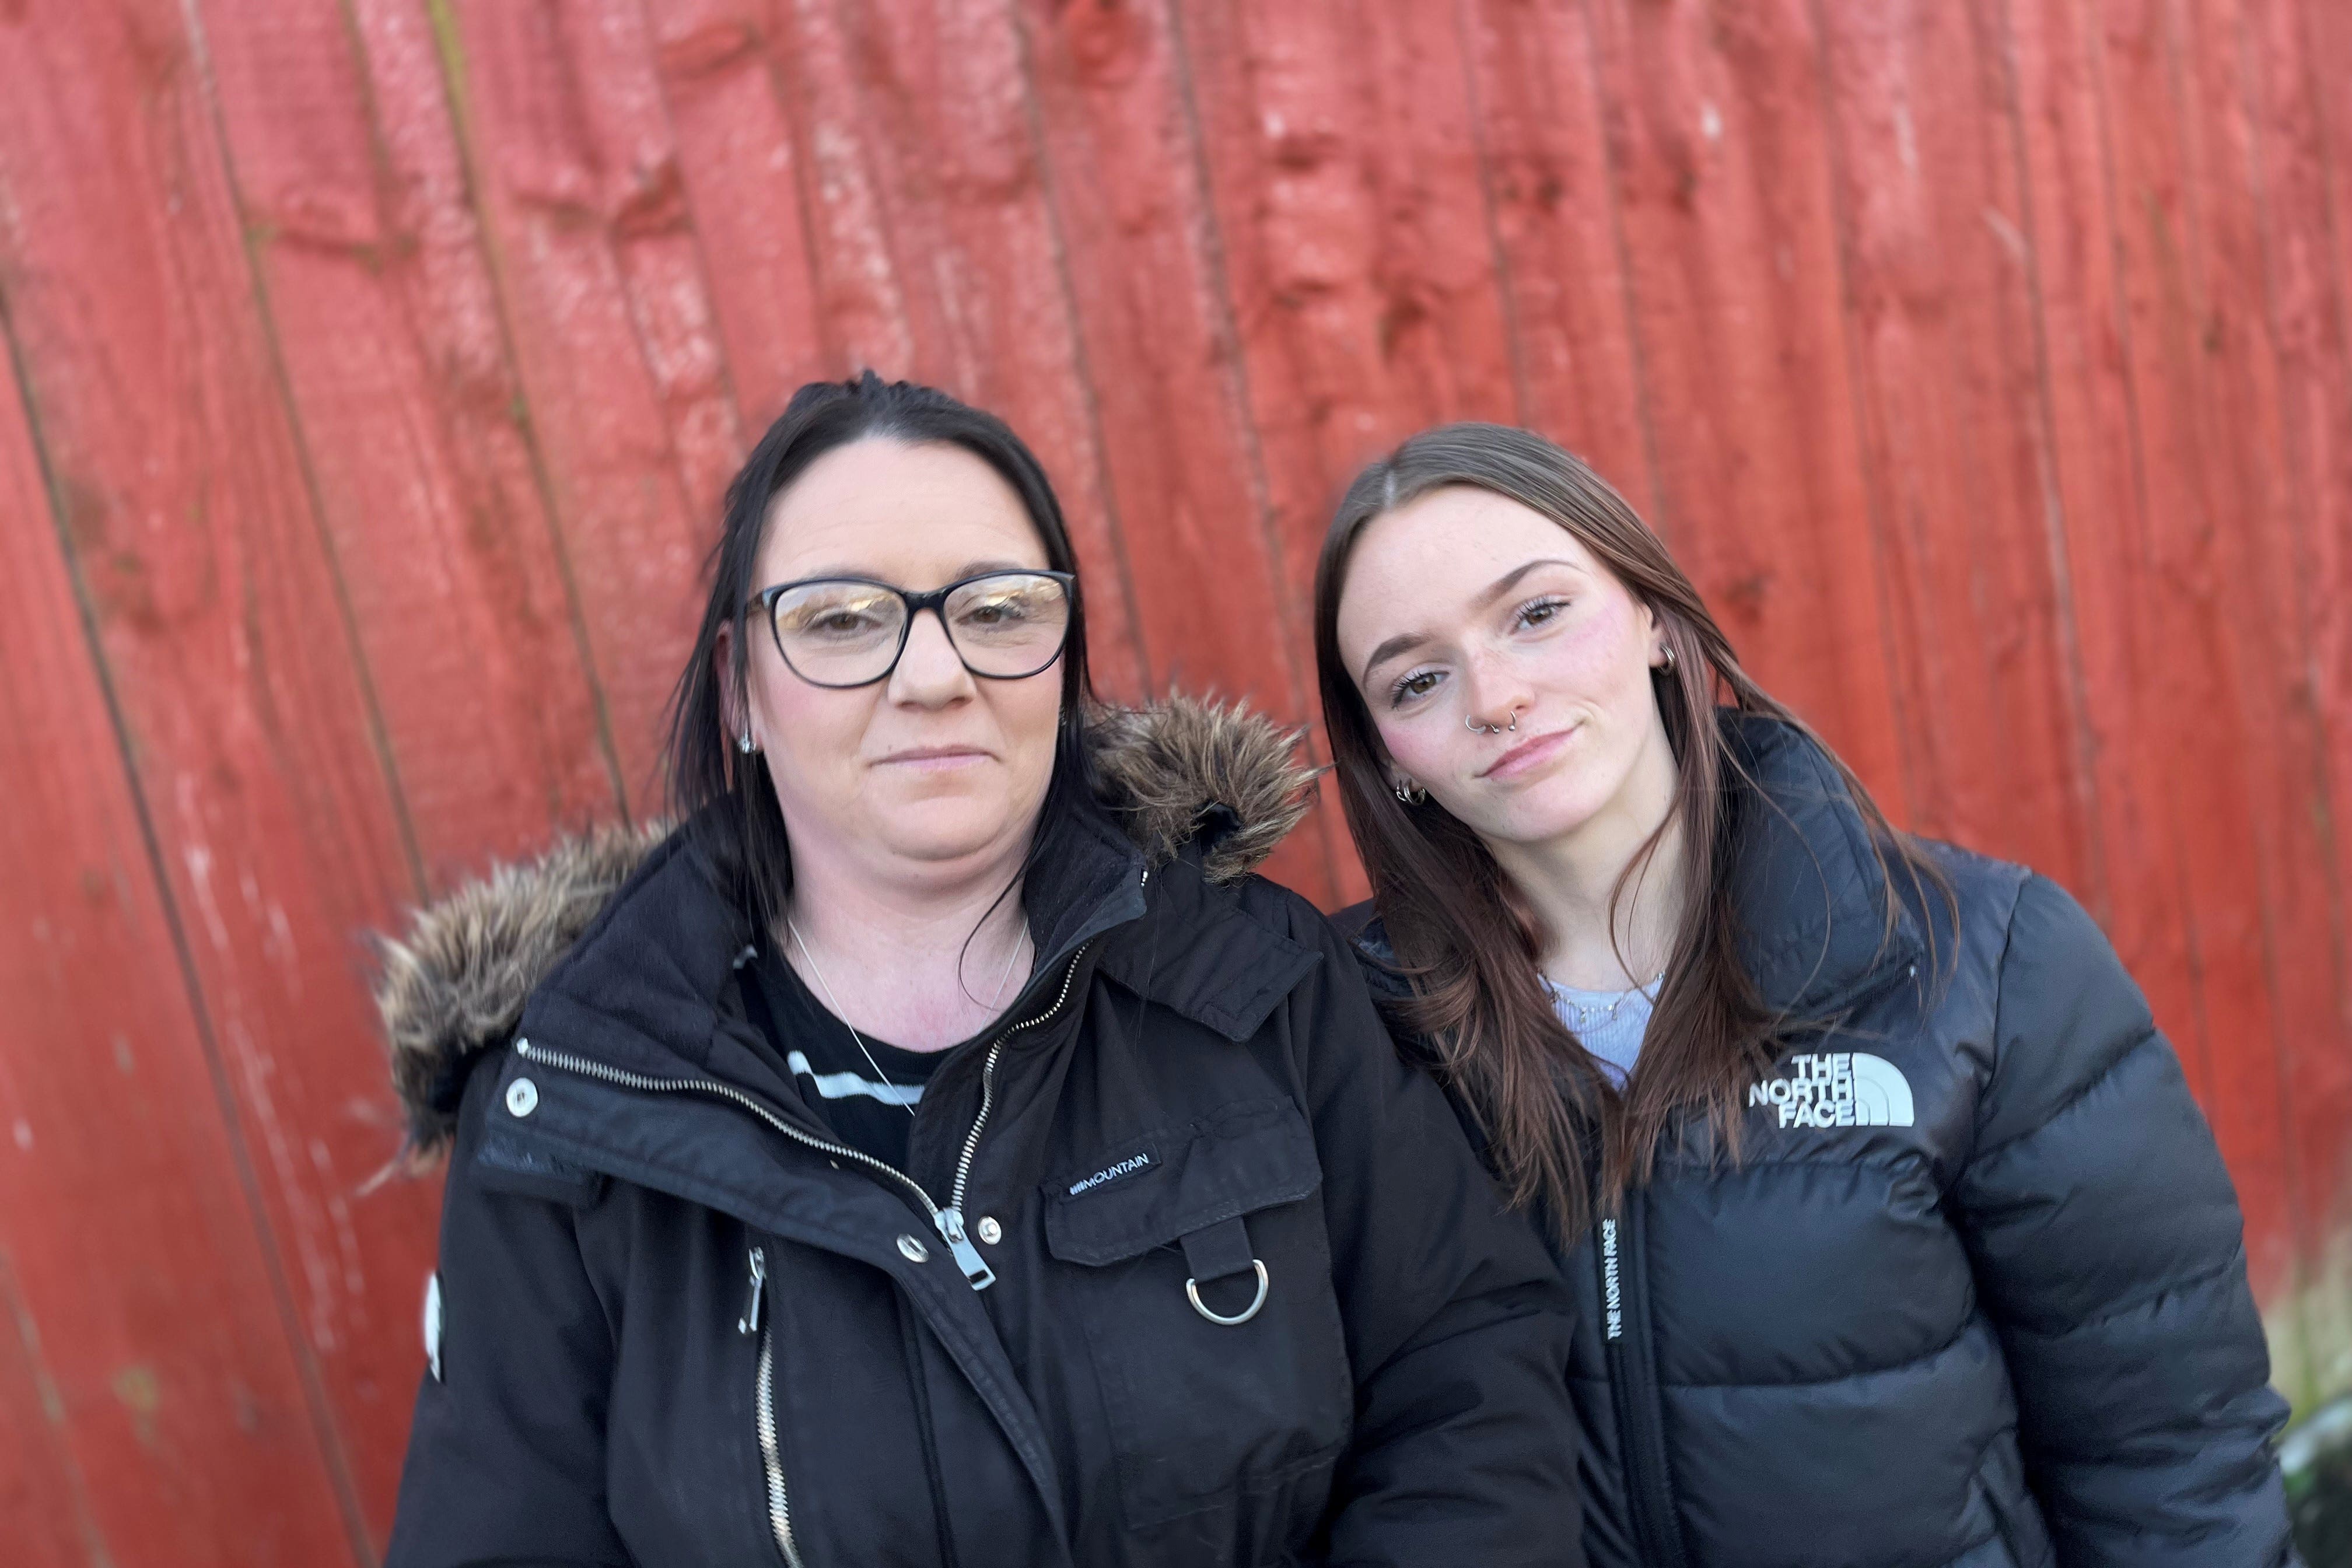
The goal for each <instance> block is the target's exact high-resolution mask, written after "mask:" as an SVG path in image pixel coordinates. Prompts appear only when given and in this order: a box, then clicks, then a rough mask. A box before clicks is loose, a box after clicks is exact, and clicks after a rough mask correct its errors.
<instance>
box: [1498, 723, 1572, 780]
mask: <svg viewBox="0 0 2352 1568" xmlns="http://www.w3.org/2000/svg"><path fill="white" fill-rule="evenodd" d="M1575 733H1576V727H1575V726H1571V727H1570V728H1568V729H1566V730H1554V731H1552V732H1551V733H1550V734H1549V735H1537V736H1533V737H1531V738H1530V739H1528V740H1525V741H1521V742H1519V743H1518V744H1517V745H1516V746H1513V747H1512V748H1511V749H1510V750H1509V751H1507V752H1504V753H1503V754H1502V755H1501V756H1499V757H1496V759H1495V760H1494V761H1493V762H1492V763H1488V764H1487V765H1486V769H1485V771H1484V772H1482V773H1479V775H1478V776H1479V777H1480V778H1482V779H1507V778H1511V777H1513V776H1515V775H1517V774H1519V773H1526V772H1527V771H1528V769H1530V768H1533V767H1538V766H1539V765H1541V764H1542V763H1545V762H1546V761H1548V760H1549V759H1550V758H1551V757H1553V756H1555V755H1557V754H1558V753H1559V749H1560V747H1562V746H1564V745H1566V744H1567V743H1568V738H1569V737H1570V735H1573V734H1575Z"/></svg>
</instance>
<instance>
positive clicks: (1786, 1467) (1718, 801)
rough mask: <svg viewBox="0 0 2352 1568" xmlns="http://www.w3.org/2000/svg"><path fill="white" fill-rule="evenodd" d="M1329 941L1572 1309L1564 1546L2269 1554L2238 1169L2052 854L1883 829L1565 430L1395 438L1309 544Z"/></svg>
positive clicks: (1915, 1558) (1787, 1566) (1883, 1563)
mask: <svg viewBox="0 0 2352 1568" xmlns="http://www.w3.org/2000/svg"><path fill="white" fill-rule="evenodd" d="M1315 641H1316V659H1317V664H1318V672H1319V676H1320V683H1321V687H1322V695H1323V712H1324V719H1325V722H1326V723H1327V725H1328V732H1329V736H1330V742H1331V751H1332V756H1333V760H1334V762H1335V763H1336V764H1337V766H1338V770H1339V782H1340V785H1341V791H1342V798H1343V799H1344V800H1345V802H1346V805H1347V812H1348V821H1349V826H1350V828H1351V829H1352V830H1353V831H1354V834H1355V837H1356V843H1357V846H1358V847H1359V848H1360V850H1361V851H1362V853H1363V857H1364V864H1365V867H1366V868H1367V869H1368V870H1369V871H1370V875H1371V882H1372V890H1373V896H1374V903H1375V906H1376V908H1377V911H1378V918H1377V919H1374V920H1372V921H1370V923H1369V924H1368V925H1366V926H1365V928H1364V929H1363V931H1362V933H1361V935H1360V938H1359V944H1360V950H1361V951H1362V952H1363V954H1364V956H1365V959H1366V961H1367V962H1368V963H1369V964H1370V968H1371V973H1372V975H1373V977H1374V978H1375V979H1376V981H1377V982H1378V983H1379V984H1380V987H1381V990H1382V992H1383V993H1384V994H1385V998H1384V999H1385V1001H1386V1002H1387V1004H1388V1005H1389V1007H1390V1009H1391V1016H1392V1017H1393V1018H1394V1019H1395V1020H1396V1021H1397V1022H1398V1023H1399V1025H1400V1026H1401V1031H1402V1034H1403V1036H1404V1037H1405V1038H1407V1039H1408V1040H1409V1041H1410V1042H1411V1043H1412V1045H1413V1047H1415V1048H1416V1049H1417V1051H1419V1052H1421V1053H1423V1054H1425V1055H1426V1057H1427V1058H1429V1059H1431V1060H1433V1062H1434V1063H1436V1064H1437V1065H1438V1066H1439V1067H1440V1068H1441V1070H1442V1071H1443V1073H1444V1077H1445V1079H1447V1081H1448V1084H1449V1087H1450V1088H1451V1089H1453V1090H1454V1093H1455V1094H1456V1095H1457V1096H1458V1097H1459V1099H1460V1101H1461V1103H1462V1105H1463V1107H1464V1109H1465V1112H1466V1113H1467V1114H1468V1116H1469V1118H1470V1119H1471V1120H1472V1121H1474V1122H1475V1124H1476V1125H1477V1126H1478V1127H1479V1128H1480V1129H1481V1131H1482V1132H1483V1133H1484V1136H1485V1138H1486V1143H1487V1147H1488V1150H1489V1152H1490V1155H1491V1157H1492V1160H1493V1163H1494V1165H1495V1167H1496V1170H1497V1171H1498V1172H1499V1173H1501V1174H1502V1175H1503V1177H1504V1179H1505V1182H1506V1184H1507V1185H1508V1186H1509V1187H1510V1188H1511V1189H1512V1191H1513V1192H1514V1193H1515V1194H1516V1195H1517V1197H1518V1198H1519V1199H1520V1201H1521V1202H1522V1203H1523V1204H1524V1205H1527V1206H1528V1208H1529V1209H1531V1210H1532V1211H1534V1212H1537V1213H1538V1214H1540V1215H1543V1217H1544V1219H1545V1222H1546V1226H1547V1228H1548V1229H1549V1231H1550V1233H1551V1235H1552V1237H1553V1238H1554V1240H1555V1244H1556V1246H1557V1248H1558V1252H1559V1258H1560V1259H1561V1266H1562V1268H1563V1271H1564V1274H1565V1277H1566V1279H1567V1280H1568V1282H1569V1284H1570V1287H1571V1288H1572V1289H1574V1290H1575V1291H1576V1292H1577V1294H1578V1297H1579V1299H1580V1301H1581V1302H1582V1303H1583V1308H1584V1310H1582V1311H1581V1312H1580V1313H1579V1314H1578V1316H1577V1321H1576V1339H1575V1347H1574V1352H1573V1359H1572V1363H1571V1367H1570V1387H1571V1388H1572V1389H1573V1391H1574V1392H1575V1394H1576V1397H1577V1401H1578V1404H1579V1405H1580V1409H1581V1411H1582V1414H1583V1423H1582V1425H1583V1445H1584V1460H1583V1463H1582V1465H1581V1467H1580V1478H1581V1479H1582V1482H1583V1486H1584V1498H1583V1508H1584V1520H1583V1531H1584V1545H1585V1552H1586V1556H1587V1560H1588V1561H1589V1562H1590V1563H1592V1564H1593V1565H1594V1568H1601V1565H1608V1568H1621V1565H1622V1568H1833V1565H1834V1568H1895V1565H1896V1564H1909V1565H1916V1568H2053V1565H2063V1568H2094V1565H2096V1568H2125V1565H2126V1564H2129V1565H2133V1568H2158V1565H2160V1564H2161V1565H2168V1568H2169V1565H2179V1568H2188V1565H2189V1564H2192V1563H2193V1564H2196V1565H2197V1568H2279V1565H2280V1564H2282V1563H2286V1562H2288V1561H2289V1560H2290V1559H2291V1558H2292V1556H2293V1549H2292V1547H2291V1546H2290V1545H2289V1543H2288V1532H2287V1516H2286V1507H2285V1498H2284V1491H2283V1489H2282V1487H2281V1484H2280V1479H2279V1470H2278V1464H2277V1462H2276V1460H2275V1459H2273V1457H2272V1455H2271V1451H2270V1448H2269V1446H2268V1445H2269V1440H2270V1438H2271V1437H2272V1436H2273V1434H2274V1433H2275V1432H2276V1431H2277V1429H2278V1426H2279V1424H2280V1423H2281V1421H2282V1420H2283V1419H2284V1415H2285V1412H2286V1406H2285V1403H2284V1401H2283V1400H2281V1399H2280V1398H2278V1396H2277V1395H2276V1394H2273V1393H2272V1392H2271V1390H2270V1389H2269V1388H2268V1387H2267V1386H2266V1384H2265V1379H2266V1376H2267V1362H2266V1358H2265V1353H2264V1349H2263V1326H2262V1322H2261V1321H2260V1320H2259V1319H2258V1318H2257V1317H2256V1316H2255V1312H2254V1303H2253V1299H2252V1295H2251V1294H2250V1293H2249V1292H2248V1290H2247V1288H2246V1263H2245V1253H2244V1250H2243V1247H2242V1245H2241V1240H2240V1226H2239V1217H2238V1206H2237V1201H2236V1196H2235V1194H2233V1193H2232V1192H2231V1185H2230V1177H2229V1173H2227V1171H2225V1170H2224V1169H2223V1167H2222V1164H2221V1159H2220V1156H2219V1155H2218V1153H2217V1152H2216V1151H2215V1149H2214V1146H2213V1140H2212V1136H2211V1134H2210V1133H2209V1132H2208V1131H2207V1130H2206V1126H2205V1121H2204V1119H2203V1118H2202V1117H2201V1116H2200V1115H2199V1113H2198V1110H2197V1106H2196V1104H2195V1102H2194V1101H2192V1100H2190V1099H2189V1089H2188V1087H2187V1085H2186V1084H2185V1083H2184V1082H2183V1081H2182V1079H2181V1073H2180V1067H2179V1062H2178V1061H2176V1060H2175V1059H2174V1057H2173V1053H2172V1048H2171V1047H2169V1046H2168V1045H2167V1044H2166V1043H2165V1040H2164V1037H2163V1036H2162V1035H2160V1034H2158V1032H2157V1029H2156V1026H2155V1024H2154V1023H2153V1021H2152V1020H2151V1019H2150V1018H2149V1016H2148V1012H2147V1005H2146V1004H2145V1003H2144V1002H2143V1001H2142V1000H2141V998H2140V994H2139V991H2138V989H2137V987H2136V986H2135V985H2134V984H2132V981H2131V977H2130V976H2129V975H2128V974H2126V973H2125V972H2124V969H2123V966H2122V965H2121V964H2120V963H2117V962H2116V955H2115V953H2114V952H2113V951H2112V950H2111V949H2110V948H2109V947H2108V945H2107V943H2106V941H2105V938H2104V937H2102V936H2101V935H2100V934H2099V930H2098V928H2097V927H2096V926H2095V925H2094V924H2093V923H2092V921H2091V919H2090V917H2089V916H2088V915H2086V914H2085V913H2084V911H2083V910H2082V909H2081V908H2080V907H2079V906H2077V905H2076V904H2075V902H2074V900H2072V899H2070V898H2069V897H2067V895H2066V894H2065V893H2064V892H2063V890H2061V889H2059V888H2058V887H2057V886H2056V885H2055V884H2054V883H2052V882H2050V881H2049V880H2047V879H2043V878H2041V877H2037V876H2035V875H2033V874H2032V873H2031V872H2029V871H2027V870H2025V869H2024V868H2021V867H2017V866H2007V865H2003V864H2001V863H2000V862H1998V861H1995V860H1990V859H1986V858H1983V857H1981V856H1977V855H1971V854H1969V853H1967V852H1966V851H1963V850H1960V849H1956V848H1953V847H1950V846H1948V845H1940V844H1932V843H1928V842H1926V841H1924V840H1921V839H1917V838H1914V837H1909V836H1907V835H1905V834H1901V833H1898V832H1896V831H1895V830H1894V829H1893V828H1892V827H1890V826H1888V824H1887V821H1886V819H1885V817H1884V816H1881V815H1880V813H1879V810H1878V808H1877V806H1875V805H1873V804H1872V802H1871V798H1870V795H1869V794H1868V792H1867V791H1865V790H1864V788H1863V786H1862V784H1861V781H1859V780H1858V779H1856V778H1855V776H1854V775H1853V773H1852V772H1851V771H1850V770H1849V769H1848V768H1847V767H1846V766H1845V764H1844V763H1842V762H1840V761H1839V760H1838V758H1837V756H1836V754H1835V753H1834V752H1831V751H1830V750H1829V749H1828V748H1827V747H1826V746H1824V745H1823V744H1822V742H1820V741H1819V740H1817V739H1816V738H1815V737H1814V736H1813V735H1812V733H1811V731H1808V730H1807V729H1806V728H1805V727H1804V726H1803V725H1802V724H1801V723H1800V722H1799V721H1797V719H1796V718H1795V716H1794V715H1792V714H1791V713H1790V711H1789V710H1787V709H1786V708H1784V707H1782V706H1781V705H1780V703H1778V702H1776V701H1774V700H1772V699H1771V698H1770V697H1769V695H1767V694H1766V693H1765V692H1764V691H1763V690H1762V689H1760V688H1759V687H1758V686H1757V685H1756V683H1755V682H1754V681H1753V680H1752V679H1749V677H1748V674H1747V672H1746V671H1745V670H1743V669H1742V668H1740V666H1739V663H1738V659H1737V658H1736V657H1735V656H1734V654H1733V652H1732V647H1731V644H1730V642H1729V641H1728V640H1727V638H1726V637H1725V636H1724V634H1723V632H1722V630H1721V628H1720V627H1719V626H1717V624H1716V621H1715V619H1714V617H1713V616H1711V615H1710V614H1709V613H1708V611H1707V607H1706V603H1705V602H1704V601H1703V600H1702V599H1701V598H1700V596H1699V594H1698V591H1697V589H1696V588H1695V587H1694V586H1693V585H1692V584H1691V582H1690V579H1689V578H1688V577H1686V576H1685V575H1684V574H1683V572H1682V571H1681V569H1680V568H1679V567H1677V566H1676V565H1675V562H1674V559H1673V558H1672V557H1671V556H1670V555H1668V554H1667V552H1666V549H1665V546H1664V544H1662V543H1661V542H1659V540H1658V537H1657V536H1656V535H1655V534H1654V533H1653V532H1652V531H1650V530H1649V528H1648V527H1647V526H1646V525H1645V524H1644V523H1643V521H1642V520H1641V519H1640V518H1639V517H1637V516H1635V515H1634V513H1633V510H1632V509H1631V508H1629V507H1628V506H1627V505H1626V504H1625V502H1624V500H1622V498H1620V497H1619V496H1618V495H1617V493H1616V492H1615V491H1613V490H1612V489H1610V488H1609V487H1608V485H1606V484H1605V483H1603V482H1602V481H1601V479H1600V477H1599V476H1598V475H1596V474H1594V473H1593V472H1592V470H1591V468H1587V467H1586V466H1585V465H1584V464H1582V463H1580V462H1579V461H1578V460H1577V459H1576V458H1572V457H1570V455H1569V454H1568V453H1566V452H1563V451H1561V450H1560V449H1559V447H1555V446H1553V445H1552V444H1551V443H1550V442H1549V441H1546V440H1544V439H1543V438H1542V437H1538V436H1535V435H1531V434H1529V433H1528V432H1527V431H1523V430H1512V429H1507V428H1504V427H1502V426H1493V425H1456V426H1445V427H1443V428H1440V429H1436V430H1431V431H1427V432H1424V433H1423V434H1422V435H1420V436H1416V437H1413V438H1412V439H1411V440H1409V441H1407V442H1406V443H1405V444H1404V445H1403V446H1402V447H1400V448H1398V450H1397V451H1396V452H1395V453H1394V454H1393V455H1391V457H1389V458H1384V459H1382V460H1381V461H1380V462H1377V463H1375V464H1373V465H1372V466H1371V467H1370V468H1368V469H1366V470H1365V471H1364V473H1363V474H1362V475H1361V476H1360V477H1359V478H1358V479H1357V480H1356V482H1355V484H1354V486H1353V487H1352V488H1351V489H1349V492H1348V495H1347V498H1346V499H1345V500H1343V501H1342V502H1341V503H1340V507H1339V514H1338V516H1337V517H1336V518H1335V519H1334V520H1333V521H1332V524H1331V529H1330V531H1329V533H1328V535H1326V538H1325V543H1324V549H1323V556H1322V562H1321V566H1320V570H1319V571H1318V574H1317V580H1316V617H1315Z"/></svg>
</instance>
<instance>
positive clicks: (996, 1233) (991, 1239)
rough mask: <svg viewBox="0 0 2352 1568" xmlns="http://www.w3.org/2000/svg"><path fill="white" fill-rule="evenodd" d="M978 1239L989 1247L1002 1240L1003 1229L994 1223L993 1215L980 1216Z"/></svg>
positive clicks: (994, 1217)
mask: <svg viewBox="0 0 2352 1568" xmlns="http://www.w3.org/2000/svg"><path fill="white" fill-rule="evenodd" d="M980 1239H981V1240H982V1241H984V1242H986V1243H988V1245H989V1246H991V1247H994V1246H995V1245H996V1244H997V1243H998V1242H1000V1241H1003V1239H1004V1227H1003V1226H1001V1225H999V1224H997V1223H996V1216H995V1215H985V1214H984V1215H981V1216H980Z"/></svg>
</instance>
